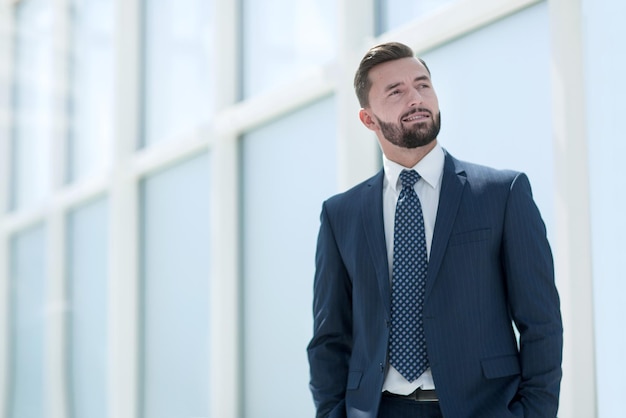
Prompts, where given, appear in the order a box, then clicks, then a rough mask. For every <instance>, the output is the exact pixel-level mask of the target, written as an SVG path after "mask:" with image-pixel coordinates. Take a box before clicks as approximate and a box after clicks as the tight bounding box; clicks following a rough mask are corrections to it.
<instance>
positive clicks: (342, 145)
mask: <svg viewBox="0 0 626 418" xmlns="http://www.w3.org/2000/svg"><path fill="white" fill-rule="evenodd" d="M375 3H376V0H364V1H362V0H342V1H340V2H339V16H338V19H337V20H338V31H339V48H338V51H337V62H338V70H339V71H338V74H339V76H338V80H337V89H336V92H337V116H338V117H337V127H338V147H339V148H338V158H337V161H338V163H339V169H338V173H339V179H338V182H339V189H340V190H345V189H347V188H349V187H351V186H353V185H355V184H356V183H358V182H360V181H363V180H365V179H366V178H368V177H370V176H372V175H373V174H374V173H375V171H376V170H377V168H378V167H379V166H380V158H379V157H380V153H379V151H378V142H377V141H376V138H375V137H374V135H373V134H372V133H371V132H370V131H368V130H367V129H366V128H365V127H364V126H363V125H362V124H361V121H360V120H359V116H358V112H359V108H360V107H359V104H358V101H357V99H356V95H355V93H354V88H353V81H354V73H355V71H356V68H357V66H358V64H359V62H360V61H361V58H362V57H363V55H364V54H365V52H366V50H367V49H368V48H369V47H371V46H372V45H371V44H372V43H373V40H374V30H375V28H374V27H375V21H374V19H375V15H374V10H375V7H376V4H375Z"/></svg>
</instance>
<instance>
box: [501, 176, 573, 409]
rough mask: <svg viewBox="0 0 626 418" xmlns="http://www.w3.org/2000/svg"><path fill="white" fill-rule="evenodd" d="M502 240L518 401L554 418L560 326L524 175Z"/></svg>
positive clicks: (546, 250)
mask: <svg viewBox="0 0 626 418" xmlns="http://www.w3.org/2000/svg"><path fill="white" fill-rule="evenodd" d="M502 245H503V267H504V270H505V274H506V280H507V281H506V283H507V293H508V299H509V306H510V310H511V315H512V317H513V320H514V321H515V324H516V326H517V328H518V330H519V332H520V364H521V367H522V382H521V384H520V387H519V392H518V395H519V397H520V403H521V404H522V406H523V409H524V416H525V417H552V418H554V417H555V416H556V413H557V409H558V402H559V390H560V382H561V375H562V372H561V360H562V349H563V327H562V323H561V313H560V308H559V296H558V293H557V289H556V286H555V283H554V266H553V261H552V253H551V250H550V246H549V244H548V240H547V238H546V230H545V226H544V223H543V221H542V219H541V215H540V214H539V210H538V209H537V207H536V205H535V203H534V201H533V198H532V192H531V188H530V184H529V182H528V178H527V177H526V176H525V175H524V174H519V175H518V176H517V177H516V178H515V180H514V181H513V183H512V185H511V189H510V194H509V198H508V202H507V208H506V214H505V225H504V238H503V244H502Z"/></svg>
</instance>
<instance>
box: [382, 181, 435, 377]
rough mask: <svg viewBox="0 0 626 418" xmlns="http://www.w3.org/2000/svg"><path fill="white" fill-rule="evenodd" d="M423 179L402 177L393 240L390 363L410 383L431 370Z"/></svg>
mask: <svg viewBox="0 0 626 418" xmlns="http://www.w3.org/2000/svg"><path fill="white" fill-rule="evenodd" d="M419 179H420V175H419V174H418V173H417V172H416V171H414V170H403V171H402V173H400V181H401V182H402V190H401V191H400V196H399V197H398V203H397V204H396V216H395V222H394V239H393V284H392V291H391V335H390V341H389V362H390V363H391V365H392V366H393V367H395V369H396V370H397V371H398V372H399V373H400V374H401V375H402V376H404V378H405V379H407V380H408V381H409V382H412V381H414V380H415V379H417V378H418V377H419V376H420V375H421V374H422V373H424V371H425V370H426V369H427V368H428V356H427V353H426V341H425V339H424V324H423V321H422V308H423V305H424V290H425V287H426V272H427V269H428V255H427V249H426V235H425V231H424V217H423V215H422V206H421V204H420V201H419V198H418V197H417V194H416V193H415V190H414V187H413V186H414V185H415V183H417V181H418V180H419Z"/></svg>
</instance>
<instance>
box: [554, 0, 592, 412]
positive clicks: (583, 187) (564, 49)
mask: <svg viewBox="0 0 626 418" xmlns="http://www.w3.org/2000/svg"><path fill="white" fill-rule="evenodd" d="M549 6H550V23H551V35H552V85H553V87H552V97H553V115H554V116H553V120H554V124H553V126H554V128H553V147H554V156H555V162H554V166H555V185H556V193H557V195H556V196H555V201H556V212H557V214H558V216H557V217H556V223H555V226H556V234H555V236H556V245H555V268H556V271H557V275H556V277H557V285H558V287H559V292H560V294H561V305H562V308H561V311H562V315H563V323H564V349H563V369H564V371H565V373H564V378H563V382H562V383H561V402H560V408H559V416H564V417H571V418H583V417H584V418H587V417H595V416H596V414H597V406H596V403H597V402H596V394H595V388H596V370H595V362H594V351H595V343H594V341H595V339H594V328H593V282H592V267H591V257H590V256H589V254H591V215H590V204H589V202H590V197H591V196H590V188H589V174H590V173H589V162H588V151H587V150H588V146H589V145H588V138H587V129H586V127H587V111H586V108H585V104H586V103H587V101H586V98H585V92H584V88H583V86H584V85H585V79H584V71H583V67H584V58H583V42H582V40H583V23H582V13H581V8H582V7H581V2H580V0H575V1H571V0H555V1H550V2H549ZM581 382H584V384H582V385H581Z"/></svg>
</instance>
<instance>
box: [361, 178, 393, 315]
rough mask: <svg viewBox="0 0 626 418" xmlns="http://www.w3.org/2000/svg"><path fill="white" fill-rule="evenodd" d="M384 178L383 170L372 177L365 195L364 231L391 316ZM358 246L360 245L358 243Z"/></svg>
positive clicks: (380, 289)
mask: <svg viewBox="0 0 626 418" xmlns="http://www.w3.org/2000/svg"><path fill="white" fill-rule="evenodd" d="M383 178H384V173H383V171H382V170H381V171H380V172H379V173H378V174H377V175H376V176H374V177H372V178H371V180H370V181H369V183H368V184H367V188H366V189H365V192H364V194H363V201H362V206H361V207H362V211H363V229H364V230H365V236H366V240H367V245H368V247H369V250H370V254H371V256H372V264H373V265H374V266H375V268H376V277H377V279H378V288H379V291H380V295H381V299H382V301H383V305H384V306H385V310H386V312H387V315H390V312H391V306H390V303H391V301H390V297H391V296H390V295H391V286H390V283H389V263H388V261H387V246H386V244H385V227H384V222H383ZM357 245H358V243H357Z"/></svg>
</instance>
